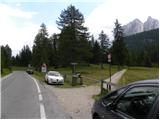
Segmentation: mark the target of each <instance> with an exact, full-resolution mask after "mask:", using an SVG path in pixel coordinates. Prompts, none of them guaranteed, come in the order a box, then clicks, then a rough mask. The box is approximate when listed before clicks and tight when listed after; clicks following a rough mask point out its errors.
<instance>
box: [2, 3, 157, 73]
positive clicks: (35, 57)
mask: <svg viewBox="0 0 160 120" xmlns="http://www.w3.org/2000/svg"><path fill="white" fill-rule="evenodd" d="M84 22H85V19H84V16H83V14H82V13H81V12H80V11H79V9H76V7H75V6H73V5H70V6H68V7H67V9H64V10H62V11H61V14H60V16H59V17H58V19H57V21H56V24H57V26H58V28H59V29H60V31H61V32H60V34H57V33H53V34H52V35H51V36H49V35H48V32H47V26H46V25H45V23H42V24H41V25H40V29H39V30H38V33H37V35H36V36H35V39H34V41H33V46H32V48H30V47H29V46H28V45H24V46H23V48H22V49H21V51H20V52H19V53H18V54H17V55H16V56H12V50H11V48H10V47H9V45H6V46H3V45H2V46H1V72H3V68H10V67H11V66H24V67H27V66H28V65H29V64H30V65H31V66H33V67H34V68H35V69H36V70H37V71H40V69H41V65H42V64H43V63H45V64H47V66H48V67H54V68H58V67H67V66H70V64H71V63H73V62H76V63H78V64H80V65H87V66H89V65H90V64H99V65H100V66H101V68H102V69H103V64H108V61H107V55H108V54H111V55H112V61H111V64H112V65H118V66H147V67H152V66H156V67H158V66H159V29H155V30H151V31H146V32H142V33H137V34H135V35H131V36H127V37H124V35H123V29H122V26H121V24H120V23H119V21H118V20H116V21H115V23H114V21H113V23H114V25H115V27H114V29H113V36H114V40H110V39H109V37H108V35H107V34H106V33H104V31H103V30H102V31H100V33H99V37H98V39H95V38H94V36H93V35H92V34H91V33H89V32H88V28H87V27H85V26H84V25H83V23H84Z"/></svg>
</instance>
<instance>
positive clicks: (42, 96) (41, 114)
mask: <svg viewBox="0 0 160 120" xmlns="http://www.w3.org/2000/svg"><path fill="white" fill-rule="evenodd" d="M1 118H2V119H6V118H12V119H33V118H35V119H39V118H42V119H44V118H50V119H53V118H61V119H64V118H70V116H69V115H68V114H66V113H65V112H64V111H63V108H62V107H61V106H60V105H59V103H58V101H57V98H56V97H55V95H54V94H53V92H50V91H49V89H47V88H45V86H44V85H43V84H40V83H39V82H38V81H37V80H35V79H33V78H32V77H30V76H29V75H28V74H26V73H25V72H22V71H16V72H13V73H12V74H11V75H10V76H8V77H7V78H5V79H2V82H1Z"/></svg>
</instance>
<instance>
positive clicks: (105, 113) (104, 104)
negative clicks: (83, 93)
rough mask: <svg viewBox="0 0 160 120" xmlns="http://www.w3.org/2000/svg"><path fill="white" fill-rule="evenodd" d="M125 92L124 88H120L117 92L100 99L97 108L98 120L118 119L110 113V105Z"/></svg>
mask: <svg viewBox="0 0 160 120" xmlns="http://www.w3.org/2000/svg"><path fill="white" fill-rule="evenodd" d="M124 90H125V88H121V89H119V90H116V91H114V92H112V93H110V94H109V95H107V96H106V97H104V98H102V100H101V102H100V106H101V107H99V116H100V118H106V119H117V118H118V117H117V116H115V115H114V114H113V113H112V112H111V111H112V104H113V102H114V101H116V99H117V98H118V97H119V96H120V94H122V92H123V91H124Z"/></svg>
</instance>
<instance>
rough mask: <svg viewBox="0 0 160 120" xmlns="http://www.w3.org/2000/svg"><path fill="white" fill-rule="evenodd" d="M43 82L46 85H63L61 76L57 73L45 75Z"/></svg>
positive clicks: (51, 72)
mask: <svg viewBox="0 0 160 120" xmlns="http://www.w3.org/2000/svg"><path fill="white" fill-rule="evenodd" d="M45 81H46V82H47V83H48V84H64V78H63V76H62V75H61V74H60V73H59V72H57V71H49V72H47V74H46V75H45Z"/></svg>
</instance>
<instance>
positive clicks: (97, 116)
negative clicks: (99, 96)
mask: <svg viewBox="0 0 160 120" xmlns="http://www.w3.org/2000/svg"><path fill="white" fill-rule="evenodd" d="M93 119H101V118H100V117H99V115H98V114H94V115H93Z"/></svg>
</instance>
